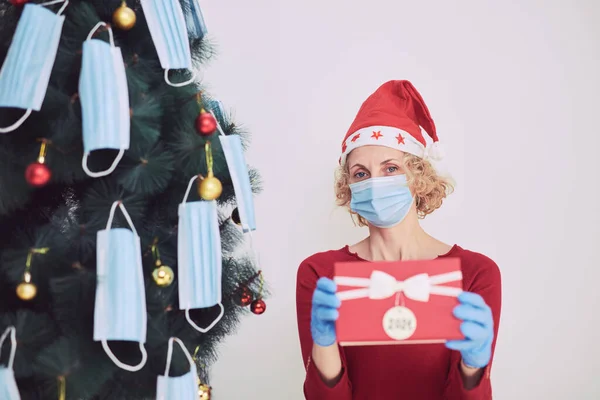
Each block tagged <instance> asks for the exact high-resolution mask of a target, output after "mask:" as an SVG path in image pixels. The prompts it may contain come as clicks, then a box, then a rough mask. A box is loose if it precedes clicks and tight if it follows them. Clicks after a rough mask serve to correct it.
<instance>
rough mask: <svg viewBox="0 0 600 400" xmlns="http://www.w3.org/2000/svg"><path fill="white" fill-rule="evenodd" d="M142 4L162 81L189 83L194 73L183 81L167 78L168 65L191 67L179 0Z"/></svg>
mask: <svg viewBox="0 0 600 400" xmlns="http://www.w3.org/2000/svg"><path fill="white" fill-rule="evenodd" d="M142 8H143V9H144V15H145V17H146V22H147V23H148V29H150V35H151V36H152V40H153V41H154V47H155V48H156V52H157V53H158V58H159V60H160V65H161V66H162V67H163V68H164V69H165V81H166V82H167V84H169V85H171V86H175V87H180V86H185V85H188V84H190V83H192V82H193V81H194V78H195V77H194V76H192V78H191V79H190V80H188V81H186V82H182V83H172V82H171V81H170V80H169V70H170V69H188V70H191V69H192V56H191V52H190V42H189V39H188V36H187V30H186V23H185V17H184V15H183V10H182V9H181V4H180V3H179V0H142Z"/></svg>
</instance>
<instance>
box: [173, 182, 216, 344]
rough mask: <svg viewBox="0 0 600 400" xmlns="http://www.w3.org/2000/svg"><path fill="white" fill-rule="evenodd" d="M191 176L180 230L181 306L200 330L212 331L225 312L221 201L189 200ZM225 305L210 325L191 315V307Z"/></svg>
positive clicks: (182, 210)
mask: <svg viewBox="0 0 600 400" xmlns="http://www.w3.org/2000/svg"><path fill="white" fill-rule="evenodd" d="M196 179H197V177H194V178H192V179H191V180H190V183H189V185H188V188H187V191H186V193H185V196H184V198H183V202H182V203H181V204H180V205H179V225H178V233H177V270H178V287H179V308H180V309H181V310H185V316H186V318H187V320H188V322H189V323H190V325H191V326H193V327H194V328H195V329H196V330H198V331H199V332H202V333H206V332H208V331H209V330H210V329H211V328H212V327H213V326H215V325H216V324H217V322H219V320H220V319H221V317H223V313H224V312H225V310H224V308H223V304H221V272H222V260H221V235H220V232H219V220H218V216H217V202H216V201H214V200H212V201H194V202H191V203H186V201H187V197H188V195H189V193H190V190H191V188H192V184H193V183H194V181H195V180H196ZM217 304H218V305H219V307H221V313H220V314H219V316H218V317H217V318H216V319H215V320H214V321H213V322H212V323H211V324H210V325H209V326H208V327H206V328H201V327H199V326H198V325H196V324H195V323H194V321H192V320H191V318H190V309H194V308H207V307H213V306H215V305H217Z"/></svg>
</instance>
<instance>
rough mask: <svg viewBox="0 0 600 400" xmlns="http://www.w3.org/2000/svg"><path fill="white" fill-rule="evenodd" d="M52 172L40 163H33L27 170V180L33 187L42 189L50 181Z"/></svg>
mask: <svg viewBox="0 0 600 400" xmlns="http://www.w3.org/2000/svg"><path fill="white" fill-rule="evenodd" d="M51 177H52V172H51V171H50V168H48V166H47V165H46V164H42V163H39V162H34V163H31V164H29V165H28V166H27V169H26V170H25V179H26V180H27V183H29V184H30V185H31V186H35V187H40V186H44V185H45V184H47V183H48V182H49V181H50V178H51Z"/></svg>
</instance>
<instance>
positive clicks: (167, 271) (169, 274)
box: [152, 265, 175, 287]
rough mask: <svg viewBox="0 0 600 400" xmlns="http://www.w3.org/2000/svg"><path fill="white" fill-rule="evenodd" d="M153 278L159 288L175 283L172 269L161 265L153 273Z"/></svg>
mask: <svg viewBox="0 0 600 400" xmlns="http://www.w3.org/2000/svg"><path fill="white" fill-rule="evenodd" d="M152 277H153V278H154V282H156V284H157V285H158V286H160V287H166V286H169V285H170V284H171V283H173V279H174V278H175V274H174V273H173V270H172V269H171V267H168V266H166V265H161V266H160V267H158V268H156V269H155V270H154V271H153V272H152Z"/></svg>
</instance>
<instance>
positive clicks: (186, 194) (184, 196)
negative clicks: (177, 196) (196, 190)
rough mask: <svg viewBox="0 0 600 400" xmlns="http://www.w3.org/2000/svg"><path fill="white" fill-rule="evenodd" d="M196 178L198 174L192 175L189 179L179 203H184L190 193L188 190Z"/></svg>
mask: <svg viewBox="0 0 600 400" xmlns="http://www.w3.org/2000/svg"><path fill="white" fill-rule="evenodd" d="M196 179H198V175H194V176H193V177H192V179H190V183H188V187H187V189H186V191H185V195H183V200H182V202H181V203H183V204H185V203H186V202H187V199H188V196H189V195H190V191H191V190H192V184H193V183H194V181H195V180H196Z"/></svg>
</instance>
